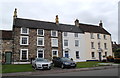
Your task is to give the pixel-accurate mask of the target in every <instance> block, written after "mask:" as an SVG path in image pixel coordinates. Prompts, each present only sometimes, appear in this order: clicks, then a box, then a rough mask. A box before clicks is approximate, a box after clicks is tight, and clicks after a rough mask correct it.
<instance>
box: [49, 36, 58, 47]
mask: <svg viewBox="0 0 120 78" xmlns="http://www.w3.org/2000/svg"><path fill="white" fill-rule="evenodd" d="M51 42H52V47H58V39H57V38H51Z"/></svg>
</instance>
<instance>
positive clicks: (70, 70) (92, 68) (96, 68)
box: [2, 64, 120, 76]
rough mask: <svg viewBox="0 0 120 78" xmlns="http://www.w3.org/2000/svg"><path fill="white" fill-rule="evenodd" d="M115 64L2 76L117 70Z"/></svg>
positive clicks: (5, 74)
mask: <svg viewBox="0 0 120 78" xmlns="http://www.w3.org/2000/svg"><path fill="white" fill-rule="evenodd" d="M119 67H120V66H119V65H117V64H114V65H110V66H99V67H90V68H72V69H61V68H57V67H54V68H53V69H51V70H36V71H34V72H17V73H4V74H2V76H32V75H43V74H55V73H64V72H78V71H92V70H104V69H111V68H119Z"/></svg>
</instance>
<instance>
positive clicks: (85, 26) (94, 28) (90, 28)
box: [79, 23, 111, 35]
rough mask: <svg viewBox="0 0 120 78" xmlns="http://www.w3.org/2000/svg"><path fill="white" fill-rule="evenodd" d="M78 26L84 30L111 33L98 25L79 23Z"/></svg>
mask: <svg viewBox="0 0 120 78" xmlns="http://www.w3.org/2000/svg"><path fill="white" fill-rule="evenodd" d="M79 27H80V29H81V30H82V31H84V32H90V33H101V34H108V35H111V34H110V33H109V32H108V31H106V30H105V29H104V28H102V27H100V26H96V25H90V24H82V23H80V24H79Z"/></svg>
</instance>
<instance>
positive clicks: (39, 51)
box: [38, 50, 43, 58]
mask: <svg viewBox="0 0 120 78" xmlns="http://www.w3.org/2000/svg"><path fill="white" fill-rule="evenodd" d="M38 58H43V50H38Z"/></svg>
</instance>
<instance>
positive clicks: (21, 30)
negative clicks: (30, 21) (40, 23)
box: [21, 27, 29, 34]
mask: <svg viewBox="0 0 120 78" xmlns="http://www.w3.org/2000/svg"><path fill="white" fill-rule="evenodd" d="M23 28H24V27H22V28H21V34H29V28H27V33H23Z"/></svg>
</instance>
